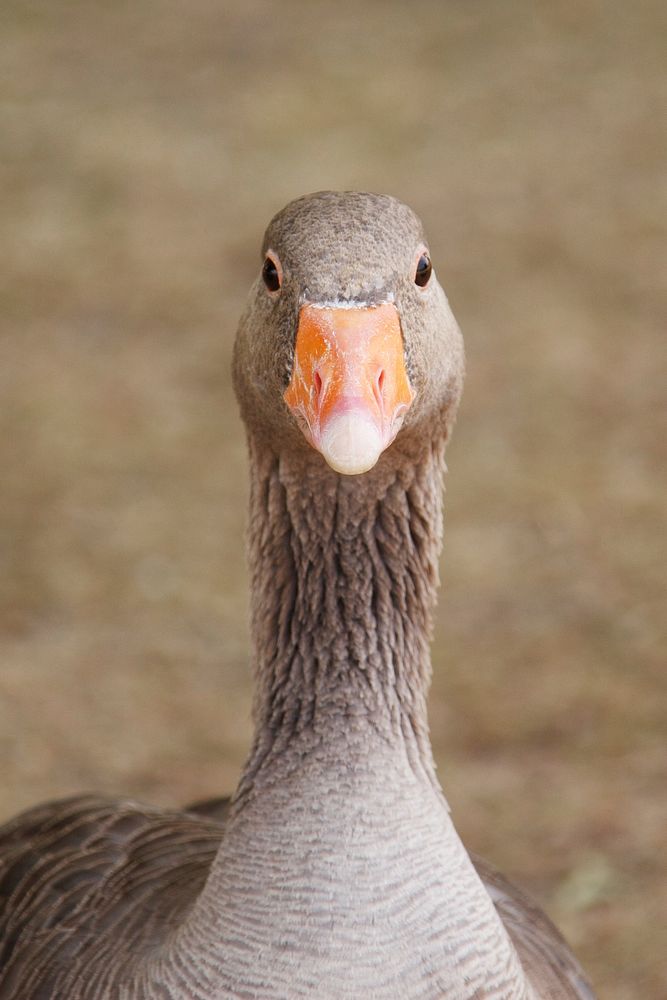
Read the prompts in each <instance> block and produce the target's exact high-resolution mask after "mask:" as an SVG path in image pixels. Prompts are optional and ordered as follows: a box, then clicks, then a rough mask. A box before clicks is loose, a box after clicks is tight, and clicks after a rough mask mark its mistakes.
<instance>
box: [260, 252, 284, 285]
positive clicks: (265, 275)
mask: <svg viewBox="0 0 667 1000" xmlns="http://www.w3.org/2000/svg"><path fill="white" fill-rule="evenodd" d="M262 280H263V281H264V284H265V285H266V287H267V288H268V290H269V291H270V292H277V291H278V290H279V288H280V271H279V270H278V265H277V264H276V262H275V260H274V259H273V257H267V258H266V260H265V261H264V266H263V267H262Z"/></svg>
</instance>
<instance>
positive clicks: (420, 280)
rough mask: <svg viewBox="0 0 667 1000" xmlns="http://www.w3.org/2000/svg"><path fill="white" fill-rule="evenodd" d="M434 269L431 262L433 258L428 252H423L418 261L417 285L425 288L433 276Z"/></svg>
mask: <svg viewBox="0 0 667 1000" xmlns="http://www.w3.org/2000/svg"><path fill="white" fill-rule="evenodd" d="M432 270H433V265H432V264H431V258H430V257H429V255H428V254H427V253H423V254H422V255H421V257H420V258H419V260H418V261H417V270H416V272H415V285H419V287H420V288H423V287H424V285H428V280H429V278H430V277H431V271H432Z"/></svg>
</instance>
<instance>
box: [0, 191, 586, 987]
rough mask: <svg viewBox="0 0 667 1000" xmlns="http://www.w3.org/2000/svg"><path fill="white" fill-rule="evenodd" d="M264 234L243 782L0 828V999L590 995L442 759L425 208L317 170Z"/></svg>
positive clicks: (450, 348)
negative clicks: (479, 842) (316, 181)
mask: <svg viewBox="0 0 667 1000" xmlns="http://www.w3.org/2000/svg"><path fill="white" fill-rule="evenodd" d="M263 250H264V254H265V255H266V257H267V263H266V264H265V267H264V269H263V278H258V280H257V281H256V283H255V284H254V286H253V288H252V290H251V293H250V298H249V303H248V307H247V309H246V312H245V314H244V316H243V318H242V320H241V324H240V327H239V332H238V336H237V341H236V348H235V358H234V380H235V386H236V391H237V395H238V398H239V402H240V405H241V410H242V414H243V418H244V421H245V424H246V428H247V433H248V444H249V453H250V471H251V498H250V531H249V554H250V568H251V589H252V634H253V643H254V666H255V675H256V697H255V705H254V716H255V722H256V730H255V738H254V741H253V746H252V749H251V752H250V755H249V758H248V761H247V763H246V766H245V768H244V771H243V774H242V776H241V780H240V783H239V787H238V789H237V791H236V793H235V795H234V797H233V799H232V800H231V802H230V801H226V800H225V801H222V800H221V801H219V802H217V803H212V804H204V805H200V806H193V807H192V808H191V809H190V810H187V811H185V812H182V813H177V812H167V811H164V810H158V809H151V808H149V807H146V806H143V805H139V804H136V803H133V802H108V801H105V800H103V799H98V798H94V797H82V798H78V799H71V800H67V801H65V802H57V803H50V804H47V805H44V806H40V807H37V808H36V809H33V810H31V811H29V812H27V813H24V814H23V815H22V816H19V817H17V818H16V819H14V820H13V821H11V822H10V823H8V824H6V825H5V826H4V827H2V828H0V1000H58V998H67V1000H158V998H160V1000H222V998H229V997H246V998H254V1000H268V998H273V1000H277V998H285V997H290V998H292V997H311V998H317V1000H333V998H350V1000H353V998H354V1000H361V998H377V1000H389V998H395V997H401V998H405V1000H435V998H439V997H445V998H447V1000H473V998H478V1000H482V998H484V1000H500V998H503V1000H521V998H525V1000H528V998H532V1000H535V998H541V1000H576V998H579V1000H591V998H592V997H593V993H592V991H591V988H590V986H589V985H588V983H587V981H586V979H585V976H584V974H583V973H582V971H581V969H580V967H579V965H578V964H577V962H576V960H575V959H574V957H573V956H572V954H571V952H570V951H569V949H568V947H567V945H566V944H565V943H564V941H563V939H562V938H561V937H560V935H559V934H558V932H557V931H556V930H555V928H554V927H553V925H552V924H551V923H550V922H549V921H548V919H547V918H546V917H545V916H544V915H543V914H542V913H541V912H540V911H539V910H538V909H537V908H536V907H535V906H534V905H533V904H532V903H531V902H529V901H528V900H527V899H526V898H525V897H524V896H523V895H522V894H521V893H520V892H518V891H517V890H516V889H514V888H513V887H512V886H511V885H509V884H508V883H507V882H506V881H505V880H504V879H503V878H502V877H501V876H500V875H498V874H497V873H496V872H494V871H493V870H491V869H490V868H488V866H486V865H485V864H484V863H483V862H481V861H479V860H477V859H475V860H474V861H472V860H471V859H470V857H469V856H468V854H467V853H466V852H465V850H464V849H463V847H462V845H461V843H460V841H459V839H458V837H457V835H456V832H455V830H454V827H453V825H452V823H451V820H450V818H449V813H448V810H447V807H446V803H445V801H444V799H443V797H442V793H441V791H440V788H439V785H438V783H437V780H436V777H435V771H434V765H433V760H432V756H431V750H430V743H429V736H428V725H427V719H426V694H427V689H428V684H429V680H430V660H429V649H428V643H429V636H430V628H431V615H432V610H433V606H434V601H435V590H436V586H437V574H438V570H437V566H438V554H439V550H440V523H441V494H442V489H441V478H442V473H443V470H444V459H443V455H444V447H445V443H446V440H447V437H448V434H449V432H450V429H451V426H452V424H453V420H454V417H455V413H456V408H457V405H458V400H459V396H460V392H461V384H462V377H463V351H462V346H461V339H460V334H459V331H458V327H457V326H456V322H455V320H454V318H453V317H452V315H451V312H450V311H449V307H448V305H447V300H446V298H445V296H444V294H443V292H442V290H441V289H440V286H439V285H438V283H437V280H436V279H435V276H434V275H433V276H430V263H429V260H428V252H427V250H426V246H425V242H424V236H423V233H422V230H421V226H420V223H419V221H418V220H417V219H416V217H415V216H414V215H413V213H412V212H411V211H410V210H409V209H408V208H407V207H406V206H404V205H402V204H401V203H399V202H397V201H395V200H394V199H392V198H388V197H384V196H377V195H368V194H355V193H346V194H339V193H334V192H325V193H320V194H317V195H312V196H309V197H307V198H304V199H299V200H298V201H296V202H293V203H291V204H290V205H288V206H287V208H285V209H284V210H283V211H282V212H281V213H280V214H279V215H278V216H276V218H275V219H274V220H273V221H272V223H271V225H270V226H269V229H268V230H267V235H266V238H265V244H264V248H263ZM378 359H379V360H378ZM394 438H395V440H394ZM392 441H393V443H392ZM325 459H326V460H325ZM336 470H338V471H336Z"/></svg>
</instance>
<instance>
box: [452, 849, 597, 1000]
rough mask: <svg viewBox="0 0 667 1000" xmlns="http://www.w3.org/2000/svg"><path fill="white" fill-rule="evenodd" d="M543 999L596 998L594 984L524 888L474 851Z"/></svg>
mask: <svg viewBox="0 0 667 1000" xmlns="http://www.w3.org/2000/svg"><path fill="white" fill-rule="evenodd" d="M471 859H472V862H473V864H474V865H475V868H476V869H477V874H478V875H479V876H480V878H481V880H482V882H483V883H484V886H485V888H486V890H487V892H488V893H489V895H490V896H491V899H492V900H493V902H494V905H495V907H496V910H497V911H498V913H499V914H500V917H501V919H502V921H503V923H504V925H505V927H506V929H507V932H508V933H509V936H510V938H511V939H512V942H513V944H514V947H515V948H516V950H517V952H518V954H519V957H520V959H521V963H522V965H523V967H524V969H525V970H526V974H527V975H528V978H529V980H530V982H531V983H532V985H533V988H534V989H535V992H536V995H537V996H538V997H539V998H540V1000H595V994H594V992H593V988H592V986H591V984H590V983H589V981H588V979H587V978H586V975H585V973H584V971H583V969H582V968H581V966H580V965H579V962H578V961H577V959H576V958H575V957H574V955H573V953H572V951H571V949H570V947H569V945H568V944H567V942H566V941H565V939H564V938H563V936H562V934H561V933H560V931H558V929H557V928H556V927H555V926H554V924H552V922H551V921H550V920H549V918H548V917H547V915H546V914H545V913H544V912H543V911H542V910H541V909H540V908H539V906H537V904H536V903H534V902H533V900H532V899H531V898H530V897H529V896H527V895H526V894H525V893H524V892H522V890H521V889H517V887H516V886H515V885H513V884H512V883H511V882H510V881H508V879H506V878H505V877H504V875H501V874H500V872H498V871H496V869H495V868H493V867H492V866H491V865H490V864H489V863H488V862H487V861H484V859H483V858H480V857H478V856H477V855H474V854H471Z"/></svg>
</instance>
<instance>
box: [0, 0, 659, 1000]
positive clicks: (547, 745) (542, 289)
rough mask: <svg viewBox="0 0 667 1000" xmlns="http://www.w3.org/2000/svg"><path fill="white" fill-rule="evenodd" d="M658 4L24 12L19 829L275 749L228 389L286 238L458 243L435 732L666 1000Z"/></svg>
mask: <svg viewBox="0 0 667 1000" xmlns="http://www.w3.org/2000/svg"><path fill="white" fill-rule="evenodd" d="M666 39H667V18H666V17H665V8H664V4H663V3H662V0H639V2H635V3H632V4H629V3H624V2H620V0H619V2H608V3H603V2H597V0H567V2H566V0H550V2H549V3H531V2H529V0H504V2H503V3H494V2H491V0H477V2H474V3H470V2H468V3H464V2H461V0H444V2H433V0H423V2H422V3H419V4H415V3H410V4H408V3H399V2H388V0H382V2H379V0H376V2H372V0H369V2H366V3H364V4H359V3H351V2H349V0H338V2H336V3H334V4H332V3H323V2H313V0H310V2H306V0H282V2H280V3H276V2H274V3H270V2H265V0H244V2H243V3H240V2H239V3H225V4H221V3H219V2H214V0H189V2H188V3H187V4H185V3H176V2H174V0H137V2H133V3H130V2H126V0H121V2H116V3H109V2H104V0H89V2H87V3H84V2H74V3H73V2H71V0H68V2H65V0H50V2H49V3H48V4H42V3H37V2H28V0H4V3H3V6H2V13H1V14H0V74H1V79H0V88H1V93H0V97H1V105H0V115H1V117H0V206H1V212H2V220H1V230H2V239H1V241H0V303H1V309H0V394H1V400H2V405H1V407H0V421H1V424H0V426H1V433H0V484H1V486H0V597H1V600H0V629H1V636H0V646H1V648H0V767H1V774H2V778H1V780H0V814H1V815H2V817H4V816H8V815H9V814H11V813H13V812H15V811H17V810H19V809H21V808H23V807H26V806H28V805H30V804H32V803H34V802H35V801H36V800H39V799H44V798H50V797H54V796H61V795H67V794H70V793H74V792H77V791H81V790H90V789H96V790H100V791H104V792H108V793H110V794H114V795H131V796H134V797H137V798H141V799H147V800H150V801H152V802H156V803H164V804H168V805H174V804H180V803H184V802H187V801H188V800H192V799H194V798H197V797H200V796H210V795H215V794H218V793H225V792H229V791H231V790H232V789H233V788H234V785H235V782H236V779H237V776H238V773H239V768H240V765H241V763H242V761H243V758H244V755H245V752H246V749H247V747H248V743H249V739H250V733H251V727H250V717H249V707H250V681H249V673H248V630H247V597H246V589H247V579H246V572H245V565H244V547H243V532H244V522H245V504H246V456H245V444H244V440H243V433H242V428H241V425H240V423H239V420H238V418H237V414H236V405H235V402H234V400H233V396H232V392H231V385H230V376H229V361H230V352H231V346H232V341H233V336H234V329H235V325H236V321H237V318H238V315H239V313H240V310H241V308H242V304H243V301H244V297H245V294H246V292H247V289H248V287H249V285H250V283H251V281H252V280H253V278H254V275H255V274H256V271H257V268H258V267H259V265H260V258H259V246H260V241H261V237H262V233H263V229H264V227H265V225H266V223H267V222H268V219H269V218H270V217H271V215H272V214H273V213H274V212H276V211H277V210H278V209H279V208H281V207H282V205H283V204H284V203H285V202H286V201H288V200H289V199H291V198H293V197H295V196H297V195H300V194H303V193H305V192H307V191H312V190H317V189H321V188H329V187H332V188H357V189H368V190H375V191H383V192H389V193H392V194H395V195H397V196H398V197H400V198H402V199H404V200H405V201H407V202H409V203H410V204H411V205H412V206H413V207H414V208H415V209H416V210H417V211H418V212H419V213H420V214H421V215H422V217H423V218H424V221H425V223H426V226H427V230H428V232H429V234H430V239H431V244H432V251H433V257H434V262H435V264H436V268H437V271H438V275H439V278H440V281H441V282H442V284H443V285H444V287H445V288H446V289H447V291H448V294H449V297H450V301H451V303H452V305H453V308H454V311H455V313H456V315H457V317H458V319H459V322H460V324H461V326H462V328H463V331H464V335H465V338H466V343H467V352H468V379H467V387H466V392H465V397H464V404H463V407H462V411H461V415H460V418H459V423H458V427H457V430H456V434H455V436H454V440H453V442H452V444H451V446H450V449H449V455H448V464H449V468H450V472H449V475H448V478H447V500H446V530H445V550H444V556H443V566H442V575H443V588H442V593H441V601H440V607H439V614H438V624H437V630H436V638H435V644H434V651H433V655H434V668H435V676H434V683H433V691H432V699H431V724H432V731H433V740H434V745H435V752H436V757H437V759H438V762H439V767H440V775H441V780H442V782H443V785H444V787H445V789H446V791H447V795H448V798H449V800H450V803H451V805H452V808H453V811H454V817H455V821H456V822H457V825H458V827H459V830H460V832H461V833H462V835H463V837H464V839H465V841H466V843H467V844H468V846H469V847H471V848H474V849H475V850H476V851H478V852H480V853H482V854H485V855H487V856H488V857H489V859H490V860H492V861H493V862H494V863H495V864H496V865H497V866H499V867H500V868H502V869H503V870H504V871H505V872H506V873H507V874H508V875H510V876H512V877H513V878H514V879H516V880H517V881H518V882H519V883H521V884H522V885H523V886H525V887H527V888H528V889H529V890H530V891H531V892H532V893H533V894H535V895H536V896H537V898H538V899H539V900H540V901H541V902H542V904H543V905H544V906H545V907H546V908H547V910H548V911H549V913H550V914H551V915H552V916H553V917H554V919H555V920H556V921H557V922H558V923H559V925H560V926H561V927H562V929H563V930H564V931H565V933H566V934H567V935H568V937H569V938H570V940H571V941H572V943H573V945H574V947H575V948H576V950H577V951H578V953H579V954H580V956H581V958H582V960H583V961H584V963H585V964H586V966H587V968H588V969H589V971H590V973H591V975H592V977H593V979H594V981H595V983H596V985H597V987H598V989H599V992H600V996H601V997H602V998H610V1000H630V998H637V997H641V998H642V1000H663V998H664V997H665V996H667V954H666V948H665V938H664V930H665V924H666V920H667V872H665V869H664V867H661V866H662V865H663V862H664V855H665V837H666V831H667V799H666V796H665V787H666V774H665V770H666V768H665V760H666V754H665V731H666V721H667V712H666V711H665V708H666V705H665V701H666V699H665V680H664V662H663V659H662V657H663V655H664V653H663V650H664V645H663V646H662V648H661V638H664V636H662V637H661V634H660V633H661V631H662V629H663V625H664V622H663V619H664V608H663V607H661V606H660V607H659V603H658V601H659V597H660V582H661V581H660V577H661V570H662V569H663V567H664V561H665V551H664V541H665V528H664V522H663V520H662V517H661V515H662V514H663V513H664V509H663V501H664V496H665V479H664V469H665V441H666V439H667V435H666V433H665V432H666V430H667V428H665V426H664V423H663V425H662V426H660V423H659V421H660V415H661V414H660V409H659V407H660V402H661V399H660V397H661V390H662V389H663V376H662V374H661V372H660V368H659V360H660V358H661V355H662V357H664V354H662V352H663V347H664V335H665V320H666V319H667V310H666V308H665V304H666V296H665V291H666V289H665V283H664V277H665V265H666V264H667V259H666V255H665V242H664V239H665V218H666V209H667V204H666V201H667V199H666V194H667V189H666V176H665V164H664V162H661V159H660V157H661V153H664V149H665V140H666V139H667V136H666V135H665V113H664V108H665V103H664V100H665V96H666V94H665V90H666V87H665V69H664V68H665V64H666V57H667V52H666V51H665V40H666Z"/></svg>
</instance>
